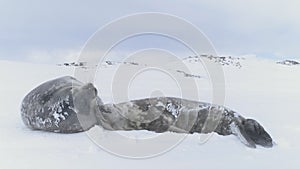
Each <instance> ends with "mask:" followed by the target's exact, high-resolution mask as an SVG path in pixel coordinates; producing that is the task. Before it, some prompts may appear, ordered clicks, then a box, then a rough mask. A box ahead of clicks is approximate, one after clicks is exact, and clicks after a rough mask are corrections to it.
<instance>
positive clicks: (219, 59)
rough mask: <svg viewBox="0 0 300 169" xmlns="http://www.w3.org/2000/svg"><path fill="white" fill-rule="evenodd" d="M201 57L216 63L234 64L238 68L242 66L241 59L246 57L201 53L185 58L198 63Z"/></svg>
mask: <svg viewBox="0 0 300 169" xmlns="http://www.w3.org/2000/svg"><path fill="white" fill-rule="evenodd" d="M201 59H208V60H211V61H213V62H215V63H219V64H221V65H222V66H234V67H237V68H241V67H242V64H241V62H240V61H241V60H245V58H242V57H232V56H213V55H205V54H203V55H200V56H189V57H186V58H184V59H183V60H186V61H188V62H190V63H198V62H201Z"/></svg>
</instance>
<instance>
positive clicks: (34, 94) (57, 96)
mask: <svg viewBox="0 0 300 169" xmlns="http://www.w3.org/2000/svg"><path fill="white" fill-rule="evenodd" d="M80 100H83V101H81V102H80ZM74 101H75V104H74ZM92 103H93V104H96V103H97V104H102V102H101V100H100V98H98V97H97V90H96V89H95V88H94V87H93V86H92V85H91V84H87V85H83V83H81V82H79V81H78V80H76V79H75V78H73V77H70V76H65V77H61V78H58V79H54V80H51V81H48V82H45V83H43V84H41V85H40V86H38V87H36V88H35V89H33V90H32V91H31V92H30V93H29V94H28V95H26V96H25V98H24V99H23V101H22V105H21V116H22V120H23V122H24V123H25V125H27V126H28V127H29V128H31V129H36V130H45V131H51V132H59V133H75V132H81V131H85V130H87V129H89V128H91V127H92V126H94V125H95V123H96V121H95V120H92V119H94V118H91V116H92V115H93V113H94V112H93V107H94V105H93V104H92ZM79 107H82V108H83V109H84V110H85V111H83V110H82V109H78V108H79ZM80 115H83V116H84V118H81V119H83V120H82V121H79V120H80V119H79V118H78V117H79V116H80Z"/></svg>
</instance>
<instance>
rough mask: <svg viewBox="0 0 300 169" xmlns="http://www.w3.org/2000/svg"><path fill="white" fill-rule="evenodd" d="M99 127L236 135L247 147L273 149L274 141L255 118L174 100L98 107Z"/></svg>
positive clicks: (207, 104)
mask: <svg viewBox="0 0 300 169" xmlns="http://www.w3.org/2000/svg"><path fill="white" fill-rule="evenodd" d="M99 110H100V112H98V113H97V114H96V117H97V121H98V125H100V126H102V127H103V128H104V129H107V130H149V131H154V132H158V133H162V132H166V131H170V132H176V133H211V132H215V133H218V134H219V135H224V136H227V135H235V136H237V137H238V138H239V139H240V140H241V142H242V143H244V144H245V145H246V146H248V147H251V148H255V147H256V145H260V146H263V147H272V146H273V140H272V138H271V136H270V135H269V134H268V133H267V132H266V131H265V129H264V128H263V127H262V126H261V125H260V124H259V123H258V122H257V121H255V120H254V119H246V118H244V117H242V116H241V115H239V114H238V113H236V112H234V111H232V110H230V109H228V108H226V107H224V106H219V105H212V104H209V103H204V102H197V101H191V100H186V99H181V98H174V97H157V98H146V99H140V100H132V101H129V102H124V103H119V104H105V105H100V106H99Z"/></svg>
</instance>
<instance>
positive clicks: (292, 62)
mask: <svg viewBox="0 0 300 169" xmlns="http://www.w3.org/2000/svg"><path fill="white" fill-rule="evenodd" d="M276 63H277V64H282V65H287V66H293V65H299V64H300V63H299V62H298V61H294V60H283V61H278V62H276Z"/></svg>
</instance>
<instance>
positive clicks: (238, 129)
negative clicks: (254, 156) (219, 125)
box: [230, 123, 256, 148]
mask: <svg viewBox="0 0 300 169" xmlns="http://www.w3.org/2000/svg"><path fill="white" fill-rule="evenodd" d="M230 128H231V131H232V133H233V134H234V135H236V136H237V137H238V138H239V139H240V141H241V142H242V143H243V144H245V145H246V146H248V147H250V148H256V145H255V142H254V141H253V140H252V139H251V138H250V137H249V136H248V134H247V133H246V132H245V130H244V128H243V127H242V126H239V125H236V124H234V123H231V124H230Z"/></svg>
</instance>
